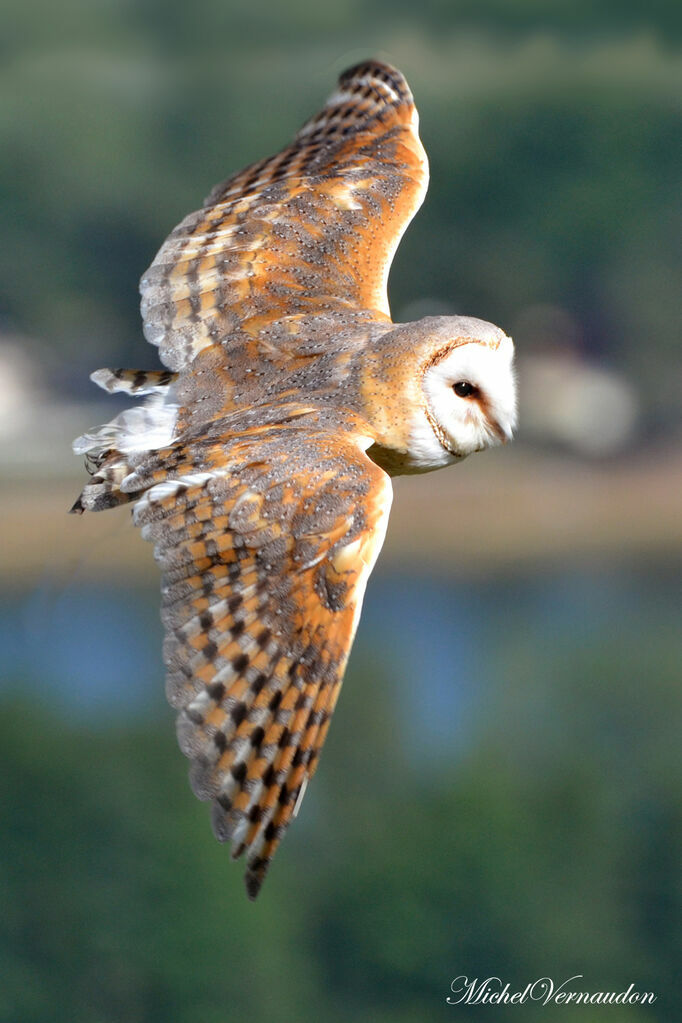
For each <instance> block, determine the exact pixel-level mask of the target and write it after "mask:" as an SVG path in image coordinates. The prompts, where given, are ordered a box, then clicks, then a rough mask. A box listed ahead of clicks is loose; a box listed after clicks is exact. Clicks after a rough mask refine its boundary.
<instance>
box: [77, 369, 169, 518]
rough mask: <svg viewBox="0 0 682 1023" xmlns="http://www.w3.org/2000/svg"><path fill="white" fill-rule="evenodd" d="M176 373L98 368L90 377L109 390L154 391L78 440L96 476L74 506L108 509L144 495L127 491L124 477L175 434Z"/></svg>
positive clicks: (99, 509)
mask: <svg viewBox="0 0 682 1023" xmlns="http://www.w3.org/2000/svg"><path fill="white" fill-rule="evenodd" d="M176 378H177V374H176V373H171V372H169V371H167V370H149V371H147V370H135V369H98V370H97V371H96V372H95V373H93V374H92V376H91V377H90V379H91V380H92V381H94V383H96V384H97V385H98V386H99V387H101V388H103V389H104V390H105V391H107V392H108V393H109V394H113V393H114V392H116V391H123V392H125V393H127V394H132V395H136V396H137V395H143V394H145V395H149V397H148V398H147V400H146V402H145V404H144V405H135V406H133V408H129V409H126V410H125V411H124V412H121V414H120V415H118V416H116V418H115V419H112V420H111V422H109V423H105V424H104V426H98V427H96V428H95V429H94V430H91V431H90V432H88V433H84V434H83V435H82V436H81V437H77V438H76V440H75V441H74V442H73V450H74V452H75V453H76V454H77V455H81V454H82V455H85V467H86V469H87V471H88V472H89V473H90V475H91V476H92V480H91V481H90V482H89V483H88V484H86V486H85V487H84V488H83V492H82V493H81V495H80V497H79V498H78V499H77V501H76V502H75V503H74V505H73V507H72V508H71V509H70V511H71V512H72V513H74V514H77V515H80V514H82V513H83V512H84V511H103V510H104V509H105V508H115V507H116V506H117V505H119V504H127V503H128V502H129V501H132V500H134V499H135V498H136V497H138V496H139V495H138V494H136V493H123V491H122V490H121V483H122V481H123V480H124V479H125V477H126V476H127V475H128V474H129V473H130V472H131V470H132V469H133V468H134V467H135V466H136V465H137V464H138V463H139V461H140V460H141V458H142V457H144V456H145V455H146V454H148V452H150V451H153V450H155V449H156V448H161V447H166V446H168V445H169V444H172V443H173V441H174V440H175V423H176V419H177V411H178V406H177V403H176V402H175V401H174V400H173V399H174V393H173V384H174V383H175V380H176Z"/></svg>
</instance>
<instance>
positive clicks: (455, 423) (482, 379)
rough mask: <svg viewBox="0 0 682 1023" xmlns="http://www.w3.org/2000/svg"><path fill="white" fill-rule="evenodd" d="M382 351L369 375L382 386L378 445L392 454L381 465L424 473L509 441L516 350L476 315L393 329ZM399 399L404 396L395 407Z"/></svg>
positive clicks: (430, 319)
mask: <svg viewBox="0 0 682 1023" xmlns="http://www.w3.org/2000/svg"><path fill="white" fill-rule="evenodd" d="M380 349H383V351H381V350H379V351H377V356H378V360H377V363H375V368H374V372H373V374H372V375H373V378H374V379H373V382H374V384H375V386H377V389H378V390H379V391H381V390H384V386H383V385H387V386H386V387H385V390H384V394H385V397H386V399H387V400H386V401H385V403H384V406H383V413H384V419H385V429H384V437H385V438H386V441H385V442H384V441H383V440H382V441H381V442H380V444H381V447H382V448H383V446H384V443H385V444H386V447H387V448H390V449H391V452H392V454H390V455H389V454H388V453H387V455H386V456H385V457H384V458H382V457H381V456H379V458H378V459H377V460H378V461H379V462H380V464H384V463H386V468H388V469H389V470H391V471H394V472H396V471H399V472H428V471H429V470H431V469H438V468H440V467H441V466H444V465H448V464H449V463H451V462H457V461H460V460H461V459H463V458H466V457H467V455H471V454H473V453H474V452H475V451H482V450H484V449H485V448H488V447H491V446H493V445H495V444H504V443H506V441H507V440H509V439H511V436H512V433H513V430H514V427H515V426H516V382H515V379H514V369H513V361H514V345H513V342H512V340H511V338H509V337H507V335H506V334H505V333H504V332H503V331H502V330H500V328H499V327H495V326H494V325H493V324H492V323H486V322H485V321H484V320H477V319H474V318H473V317H465V316H430V317H427V318H425V319H423V320H419V321H418V322H416V323H410V324H402V325H400V326H399V327H396V328H395V330H393V331H391V332H390V334H387V335H385V337H384V338H383V342H382V344H381V346H380ZM378 363H380V364H381V365H380V366H379V364H378ZM379 376H381V378H382V379H381V380H379V379H378V377H379ZM396 394H400V395H401V396H402V397H403V399H404V400H403V401H401V402H400V404H399V405H398V406H396V404H395V401H394V399H393V396H394V395H396ZM408 395H409V397H408ZM376 397H378V395H376ZM376 397H375V407H376ZM405 399H407V400H405Z"/></svg>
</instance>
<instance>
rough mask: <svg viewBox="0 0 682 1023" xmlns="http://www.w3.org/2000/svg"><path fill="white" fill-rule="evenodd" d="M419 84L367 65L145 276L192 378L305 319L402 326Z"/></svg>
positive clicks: (160, 329) (174, 360)
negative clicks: (337, 317) (200, 365)
mask: <svg viewBox="0 0 682 1023" xmlns="http://www.w3.org/2000/svg"><path fill="white" fill-rule="evenodd" d="M417 126H418V117H417V112H416V109H415V106H414V102H413V99H412V94H411V92H410V90H409V87H408V85H407V82H406V81H405V79H404V77H403V76H402V75H401V73H400V72H399V71H397V70H395V69H394V68H391V67H389V66H388V65H385V64H380V63H378V62H374V61H372V62H367V63H364V64H360V65H358V66H357V67H354V68H352V69H350V70H349V71H346V72H345V74H343V75H342V76H341V78H340V80H339V84H338V88H337V90H336V92H334V94H333V95H332V96H331V97H330V98H329V100H328V102H327V104H326V105H325V107H324V108H323V110H322V111H321V113H320V114H319V115H318V116H317V117H315V118H313V119H312V120H311V121H309V122H308V123H307V124H305V125H304V127H303V128H302V129H301V130H300V131H299V133H298V134H297V136H296V138H295V139H294V142H293V144H292V145H291V146H289V147H288V148H287V149H285V150H283V151H282V152H281V153H279V154H277V155H276V156H273V157H271V158H269V159H267V160H263V161H261V162H260V163H256V164H254V165H253V166H251V167H249V168H247V169H246V170H244V171H242V172H240V173H239V174H236V175H235V176H234V177H232V178H230V179H228V180H227V181H226V182H224V183H223V184H221V185H218V186H217V187H216V188H215V189H214V190H213V191H212V192H211V194H210V195H209V197H208V199H207V200H206V205H205V206H204V208H203V209H201V210H199V211H198V212H196V213H192V214H190V216H188V217H186V218H185V220H183V221H182V223H181V224H179V225H178V227H176V228H175V230H174V231H173V232H172V233H171V235H170V236H169V238H168V239H167V240H166V242H165V243H164V245H163V246H162V247H161V249H160V251H159V253H158V254H157V256H156V258H155V260H154V262H153V263H152V265H151V267H150V268H149V270H148V271H147V273H146V274H145V275H144V277H143V278H142V282H141V292H142V315H143V319H144V326H145V335H146V337H147V339H148V340H149V341H150V342H151V343H152V344H156V345H158V346H159V349H160V355H161V359H162V360H163V362H164V363H165V364H166V365H167V366H168V367H170V368H171V369H173V370H180V369H183V368H184V367H186V366H187V365H188V364H189V363H191V362H192V360H193V359H194V357H195V356H196V355H197V353H198V352H200V351H201V350H203V349H204V348H206V347H208V346H209V345H212V344H221V343H224V342H225V341H226V339H228V338H229V335H230V334H231V333H232V332H234V331H236V330H243V331H246V333H247V334H251V335H252V336H257V335H258V334H259V332H260V331H262V330H263V329H264V328H265V327H267V325H268V324H269V323H271V322H272V321H273V320H278V319H281V318H283V317H286V316H290V315H295V314H299V315H300V314H301V313H303V314H311V313H315V312H318V311H319V312H329V311H333V310H339V309H367V310H371V311H373V313H374V314H375V316H376V318H378V319H387V318H388V317H389V308H388V300H387V296H386V281H387V277H388V271H389V267H390V264H391V261H392V259H393V255H394V252H395V250H396V248H397V245H398V242H399V241H400V238H401V236H402V233H403V231H404V230H405V228H406V227H407V225H408V223H409V222H410V220H411V219H412V217H413V216H414V214H415V212H416V211H417V209H418V208H419V206H420V204H421V202H422V199H423V197H424V194H425V192H426V187H427V180H428V166H427V160H426V155H425V153H424V150H423V148H422V145H421V142H420V140H419V135H418V133H417Z"/></svg>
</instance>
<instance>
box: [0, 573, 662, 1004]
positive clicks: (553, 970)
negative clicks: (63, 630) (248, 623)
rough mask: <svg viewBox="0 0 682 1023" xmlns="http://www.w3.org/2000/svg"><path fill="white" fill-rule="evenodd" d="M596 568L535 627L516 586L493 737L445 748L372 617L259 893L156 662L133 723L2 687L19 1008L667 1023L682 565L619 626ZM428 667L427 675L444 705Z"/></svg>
mask: <svg viewBox="0 0 682 1023" xmlns="http://www.w3.org/2000/svg"><path fill="white" fill-rule="evenodd" d="M593 583H594V585H593V588H592V590H591V591H590V590H589V589H588V587H589V577H585V578H584V579H577V580H574V582H573V584H572V585H579V586H580V587H581V588H583V587H585V596H586V599H588V600H591V601H592V605H591V610H590V611H589V613H588V614H586V615H585V616H584V618H583V619H582V624H581V622H578V623H576V624H575V625H574V626H573V627H567V626H566V625H565V624H562V626H561V628H559V629H556V630H552V628H551V627H550V628H549V630H548V628H547V620H546V619H544V618H543V613H542V607H541V604H540V605H539V608H538V614H537V615H536V616H535V617H534V618H533V619H532V620H527V621H526V628H524V627H523V622H522V618H523V615H524V614H527V606H528V605H527V604H525V603H523V602H521V603H520V604H519V608H518V610H516V609H515V608H514V601H513V600H511V601H510V602H509V604H508V605H507V604H506V603H505V604H504V605H502V606H501V607H500V609H498V612H497V615H498V616H499V617H497V618H495V619H494V620H495V621H496V622H497V625H496V628H495V632H496V644H495V650H494V652H492V653H491V655H490V656H491V657H492V658H493V659H494V660H496V661H497V662H498V664H497V670H495V671H492V672H491V673H489V674H488V677H487V682H486V683H485V685H484V686H483V689H482V691H481V692H479V693H478V698H479V699H480V708H479V711H478V712H477V713H475V714H473V715H472V714H471V713H470V712H466V713H465V714H464V718H465V720H467V721H468V726H469V728H470V729H471V730H472V734H471V735H468V736H464V737H462V736H460V738H459V739H458V740H456V739H455V738H454V735H455V733H456V731H457V728H458V727H459V724H460V721H459V718H461V716H462V711H461V710H460V711H459V712H458V720H453V721H452V724H451V727H452V730H453V740H452V743H451V748H449V744H448V742H447V741H446V742H445V743H443V744H442V746H441V747H440V748H439V750H437V751H434V754H435V755H434V756H430V757H429V756H426V757H419V756H414V755H412V756H410V754H409V749H410V740H409V737H408V734H407V732H408V729H409V727H410V725H409V723H408V722H407V721H406V719H405V717H404V715H403V706H402V704H404V701H405V695H406V694H405V693H404V692H401V690H400V687H396V680H395V678H394V677H393V675H392V672H391V668H390V662H391V651H381V652H380V651H373V649H372V645H371V643H369V642H367V637H366V636H365V641H364V642H363V641H362V639H363V637H362V633H361V637H360V638H361V643H360V647H359V650H358V653H359V656H357V657H355V658H354V659H353V661H352V663H351V669H350V673H349V677H348V679H347V682H346V684H345V686H344V691H343V697H342V700H341V701H340V705H339V709H338V711H337V713H336V715H335V720H334V724H333V727H332V729H331V733H330V736H329V740H328V743H327V746H326V748H325V752H324V756H323V758H322V764H321V767H320V771H319V772H318V774H317V776H316V778H315V780H314V783H313V784H312V785H311V786H310V789H309V791H308V793H307V794H306V797H305V800H304V803H303V809H302V812H301V815H300V817H299V819H298V820H297V821H296V824H295V827H293V828H292V829H291V832H290V834H288V835H287V837H286V840H285V842H284V844H283V846H282V849H281V850H280V851H279V852H278V855H277V857H276V858H275V861H274V865H273V868H272V871H271V876H270V877H269V878H268V880H267V882H266V884H265V887H264V889H263V891H262V893H261V895H260V897H259V899H258V901H257V902H256V903H255V904H251V903H248V902H247V900H246V897H245V894H244V891H243V886H242V878H241V874H242V869H241V867H242V864H241V863H239V864H232V863H231V862H230V859H229V853H228V850H227V849H226V848H224V847H221V846H219V845H218V843H216V842H215V840H214V838H213V836H212V834H211V833H210V827H209V824H208V812H207V809H206V807H205V806H202V805H201V804H199V803H198V802H197V801H196V800H195V799H194V798H193V797H192V796H191V794H190V793H189V791H188V786H187V782H186V762H185V761H184V759H183V758H182V757H181V755H180V754H179V752H178V750H177V748H176V745H175V741H174V737H173V735H172V727H170V720H171V717H172V715H171V712H170V711H169V710H168V708H166V707H165V706H163V705H162V704H161V702H160V690H161V685H160V680H159V679H149V680H145V679H139V685H140V687H141V688H142V687H146V686H149V688H150V689H151V688H152V687H153V689H154V691H155V692H157V693H158V695H159V702H158V704H157V705H156V706H155V707H154V708H152V710H151V711H147V712H146V713H145V714H144V715H143V716H142V718H141V719H140V720H139V721H138V723H137V724H131V723H128V722H125V723H121V722H120V720H119V722H118V723H112V722H111V721H110V720H109V719H108V718H107V716H106V715H104V718H103V720H101V722H100V723H92V722H91V723H90V724H89V725H87V726H85V725H83V724H80V725H78V723H77V721H78V717H77V716H75V717H73V718H72V721H71V723H68V719H67V718H66V717H65V716H64V715H63V714H61V715H59V716H57V715H55V714H54V713H53V714H51V713H50V712H49V711H48V710H46V709H42V710H41V709H38V706H39V702H40V701H36V700H35V699H33V700H31V701H28V700H27V697H26V695H24V697H23V698H21V699H20V698H17V699H15V700H14V702H11V703H8V702H7V701H5V704H4V709H3V715H2V718H1V719H0V749H1V750H2V770H1V771H0V798H1V800H2V804H3V811H2V812H3V827H4V838H3V852H2V858H1V860H0V863H1V870H2V892H3V894H2V905H0V971H1V974H2V977H3V983H2V985H0V1018H1V1019H7V1020H10V1019H11V1020H21V1021H22V1023H46V1021H48V1020H49V1021H50V1023H61V1021H62V1020H64V1021H67V1020H68V1021H69V1023H109V1021H111V1023H114V1021H119V1020H140V1021H145V1023H147V1021H149V1023H154V1021H157V1020H158V1021H159V1023H161V1021H164V1023H165V1021H167V1020H173V1021H174V1023H214V1021H215V1023H223V1021H225V1020H240V1019H254V1020H261V1019H263V1020H264V1019H270V1018H275V1019H295V1020H298V1021H301V1023H305V1021H306V1020H319V1019H320V1017H321V1016H322V1017H323V1018H324V1019H328V1020H330V1021H332V1023H335V1021H339V1023H341V1021H345V1020H348V1019H353V1020H367V1021H372V1023H373V1021H375V1020H386V1021H388V1020H400V1021H405V1023H407V1021H410V1023H421V1021H423V1020H425V1019H441V1018H442V1019H449V1018H456V1019H464V1018H466V1019H469V1018H472V1019H473V1018H474V1016H475V1015H476V1013H479V1014H480V1013H482V1012H484V1011H489V1012H490V1013H491V1014H492V1013H494V1014H495V1018H496V1019H500V1020H503V1021H506V1020H518V1019H523V1020H526V1019H536V1018H537V1019H538V1020H540V1019H546V1018H549V1019H554V1018H558V1016H557V1012H560V1013H562V1015H561V1018H562V1019H564V1018H566V1014H568V1019H571V1020H573V1019H575V1020H580V1021H584V1020H588V1021H590V1023H591V1021H592V1020H595V1021H599V1020H602V1019H604V1018H606V1015H607V1014H609V1015H608V1018H609V1019H614V1020H616V1021H617V1023H628V1021H632V1023H648V1021H660V1023H670V1021H671V1020H672V1019H674V1017H675V1011H674V1007H675V1005H677V1004H679V1001H678V1000H679V992H678V991H677V990H676V979H677V971H676V959H677V956H678V953H679V948H680V946H681V945H682V878H681V876H680V865H679V849H680V841H681V840H682V834H681V831H682V813H681V811H682V805H681V803H682V786H681V785H680V780H681V779H680V772H679V763H678V759H679V729H680V717H681V714H682V704H681V703H680V694H679V649H680V642H679V631H678V627H677V622H676V618H675V613H674V607H673V605H672V603H667V597H666V594H670V593H671V592H673V587H674V576H673V575H672V574H671V575H670V577H669V579H668V582H667V583H665V585H662V584H660V583H657V584H656V587H657V590H656V592H657V593H658V597H657V598H656V600H655V601H653V602H652V604H651V607H650V609H649V611H648V613H645V614H642V613H641V612H640V611H639V610H638V609H636V608H632V609H631V611H630V612H629V613H628V614H626V615H625V617H624V618H623V620H622V622H621V623H620V625H619V626H618V627H616V628H600V627H599V625H598V622H597V623H595V624H594V626H592V624H591V619H592V618H593V616H594V615H596V616H597V619H598V618H599V611H598V601H597V602H595V598H594V593H598V592H599V577H598V576H597V577H595V580H593ZM557 584H558V587H559V589H558V591H557V592H558V594H559V596H558V598H553V599H559V602H560V603H561V582H560V580H558V581H557ZM611 585H612V584H611ZM548 592H551V591H548ZM607 592H608V591H607ZM590 593H592V596H590ZM152 599H154V601H155V598H152ZM522 607H525V608H526V611H525V612H522V610H521V608H522ZM505 608H506V610H505ZM553 613H556V609H555V611H554V612H553ZM550 620H551V619H550ZM588 624H589V627H586V626H587V625H588ZM462 667H463V666H462V664H458V663H454V664H453V665H452V669H451V675H452V686H453V687H455V688H456V687H457V685H458V679H459V678H460V675H461V672H462ZM430 672H431V665H430V664H426V665H425V666H424V674H423V677H421V678H420V677H415V678H413V679H411V680H410V683H409V684H410V686H411V687H415V686H416V687H420V692H421V694H422V695H421V698H422V699H423V700H432V699H433V685H432V682H431V680H430ZM159 674H160V668H159ZM16 682H17V686H16V690H17V692H19V691H22V690H23V692H24V694H26V692H27V683H28V680H26V679H25V680H23V681H22V680H19V679H17V680H16ZM28 691H34V690H31V689H29V690H28ZM42 691H43V692H45V689H43V690H42ZM81 720H82V719H81ZM162 726H163V727H162ZM461 974H466V975H468V976H469V977H471V978H473V977H479V978H480V979H483V978H484V977H487V976H491V975H492V976H498V977H501V978H503V980H509V982H510V984H511V986H512V990H514V989H516V987H519V988H521V989H522V988H523V987H524V986H525V984H526V983H528V982H530V981H532V980H535V979H536V978H538V977H540V976H544V975H548V976H550V977H552V978H553V979H554V980H555V982H556V983H562V982H563V981H564V980H566V979H568V978H569V977H572V976H575V975H582V977H583V978H584V980H583V981H582V983H580V982H576V983H575V984H573V985H571V987H572V988H573V989H577V990H582V989H587V990H590V991H596V990H606V991H612V990H613V991H621V990H623V989H625V988H626V987H627V986H628V984H629V983H630V982H633V983H634V984H635V986H636V988H637V989H638V990H640V991H642V990H649V991H653V992H654V993H655V994H656V996H657V1001H656V1003H654V1005H652V1006H647V1007H646V1008H642V1007H638V1006H630V1007H628V1008H627V1010H626V1009H622V1008H618V1009H616V1008H614V1007H609V1008H608V1009H606V1008H602V1009H600V1010H598V1011H595V1010H594V1009H592V1010H591V1009H589V1008H584V1007H579V1008H575V1009H574V1010H571V1009H570V1008H568V1007H565V1006H564V1007H561V1009H560V1010H556V1008H555V1009H554V1010H553V1009H552V1007H551V1006H549V1007H542V1006H528V1005H526V1006H524V1007H523V1008H521V1009H520V1008H519V1007H518V1006H507V1007H504V1006H498V1007H496V1008H494V1009H488V1010H486V1009H483V1008H482V1007H480V1006H479V1007H475V1006H474V1007H470V1008H469V1009H466V1008H464V1007H459V1008H457V1009H455V1008H453V1007H451V1006H448V1005H446V1002H445V999H446V998H447V996H448V994H449V985H450V983H451V982H452V980H453V979H454V977H455V976H458V975H461ZM463 1013H471V1016H470V1015H463Z"/></svg>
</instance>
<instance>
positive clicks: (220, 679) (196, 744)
mask: <svg viewBox="0 0 682 1023" xmlns="http://www.w3.org/2000/svg"><path fill="white" fill-rule="evenodd" d="M365 443H367V441H366V440H365V441H361V440H360V438H358V437H354V436H353V434H352V433H350V432H349V433H346V434H331V433H327V432H325V431H317V432H316V431H315V430H314V429H305V428H303V427H296V426H291V425H290V426H280V427H273V428H271V429H269V430H267V431H262V430H260V431H258V432H257V434H256V436H255V437H254V438H249V436H248V435H242V436H241V437H240V438H239V439H238V440H235V439H234V438H232V439H231V438H229V437H214V438H212V439H211V441H210V442H209V441H206V440H204V441H202V442H197V443H196V444H195V445H194V446H193V447H189V446H188V447H185V448H178V449H176V451H175V455H174V457H173V459H172V460H170V459H168V457H167V453H164V452H160V453H159V458H158V461H157V463H156V464H157V465H161V464H165V465H166V466H168V464H169V463H170V464H172V466H173V468H172V470H171V471H170V472H168V471H166V472H165V473H164V476H165V478H164V479H163V480H162V481H161V482H157V483H154V480H158V479H160V478H161V477H160V475H159V474H157V471H156V469H155V467H154V464H152V465H151V466H150V467H149V471H146V470H144V469H141V470H139V471H138V472H136V473H133V474H132V475H131V477H130V479H129V480H128V481H127V482H126V483H125V484H124V485H125V486H126V487H127V489H128V490H129V491H135V490H136V489H137V490H138V491H139V489H141V488H148V489H145V492H144V494H143V496H142V497H141V499H140V500H139V502H138V504H137V506H136V508H135V520H136V522H137V523H138V524H139V525H141V526H142V532H143V535H144V536H145V537H146V538H148V539H151V540H154V541H155V544H156V547H155V556H156V558H157V560H158V561H159V563H160V565H161V567H162V571H163V580H162V596H163V600H162V603H163V611H162V617H163V621H164V624H165V627H166V640H165V644H164V657H165V662H166V665H167V669H168V677H167V693H168V698H169V700H170V702H171V704H172V705H173V706H174V707H176V708H177V709H178V711H179V714H178V738H179V742H180V747H181V749H182V751H183V752H184V753H185V754H186V755H187V756H188V757H189V758H190V760H191V761H192V766H191V771H190V778H191V783H192V787H193V789H194V792H195V793H196V795H197V796H198V797H199V798H200V799H205V800H210V801H211V802H212V805H213V827H214V831H215V833H216V835H217V837H218V838H219V839H220V840H221V841H231V843H232V855H233V856H234V857H237V856H240V855H241V854H242V853H243V852H244V851H246V853H247V872H246V887H247V891H248V894H249V896H250V897H251V898H255V896H256V894H257V893H258V890H259V888H260V885H261V883H262V881H263V877H264V875H265V872H266V870H267V867H268V865H269V863H270V860H271V858H272V856H273V853H274V851H275V848H276V847H277V844H278V842H279V841H280V839H281V837H282V835H283V834H284V831H285V830H286V828H287V826H288V825H289V823H290V821H291V819H292V816H293V815H294V814H295V812H296V808H297V806H298V803H299V802H300V799H301V797H302V794H303V791H304V788H305V785H306V784H307V781H308V780H309V778H310V777H311V776H312V774H313V773H314V771H315V767H316V766H317V758H318V756H319V752H320V748H321V746H322V743H323V742H324V738H325V735H326V733H327V729H328V727H329V720H330V716H331V713H332V711H333V709H334V705H335V703H336V699H337V696H338V693H339V687H340V684H341V679H342V676H343V671H344V668H345V665H346V660H347V658H348V654H349V651H350V647H351V643H352V641H353V636H354V632H355V627H356V625H357V621H358V617H359V612H360V607H361V604H362V598H363V594H364V589H365V584H366V582H367V578H368V576H369V573H370V571H371V569H372V566H373V564H374V561H375V559H376V557H377V555H378V553H379V550H380V548H381V544H382V542H383V537H384V532H385V528H386V523H387V520H388V512H389V508H390V501H391V484H390V480H389V478H388V477H387V476H386V475H385V474H384V472H383V471H382V470H381V469H379V468H378V467H377V466H376V465H374V463H372V462H371V461H370V460H369V459H368V458H367V456H366V455H365V454H364V451H363V450H362V449H361V447H362V446H364V444H365ZM150 484H151V486H150Z"/></svg>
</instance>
